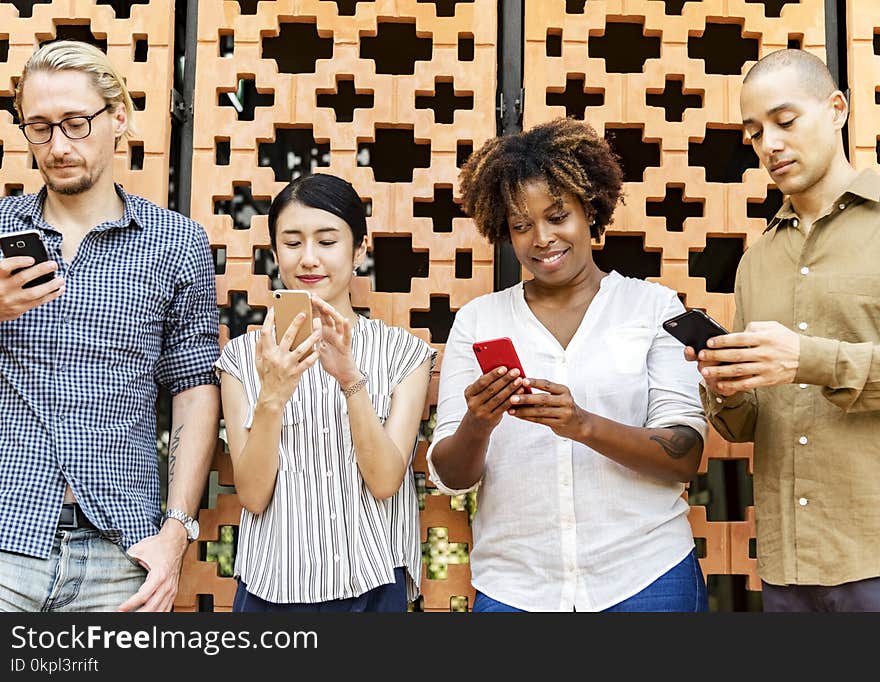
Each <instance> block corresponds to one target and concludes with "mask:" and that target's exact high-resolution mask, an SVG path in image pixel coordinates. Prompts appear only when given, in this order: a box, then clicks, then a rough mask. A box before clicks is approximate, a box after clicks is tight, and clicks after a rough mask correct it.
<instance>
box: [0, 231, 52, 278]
mask: <svg viewBox="0 0 880 682" xmlns="http://www.w3.org/2000/svg"><path fill="white" fill-rule="evenodd" d="M0 250H2V251H3V257H4V258H12V257H13V256H30V257H31V258H33V259H34V261H35V262H34V265H36V264H37V263H43V262H45V261H47V260H49V254H48V253H47V252H46V245H45V244H43V240H42V238H41V237H40V233H39V232H37V231H36V230H22V231H21V232H9V233H8V234H4V235H0ZM30 267H33V265H32V266H30ZM25 269H26V268H18V270H13V271H12V274H13V275H14V274H15V273H17V272H21V271H22V270H25ZM53 279H55V273H54V272H50V273H47V274H45V275H40V276H39V277H35V278H34V279H32V280H30V281H28V282H25V283H24V284H23V285H22V288H24V289H29V288H31V287H36V286H39V285H40V284H45V283H46V282H51V281H52V280H53Z"/></svg>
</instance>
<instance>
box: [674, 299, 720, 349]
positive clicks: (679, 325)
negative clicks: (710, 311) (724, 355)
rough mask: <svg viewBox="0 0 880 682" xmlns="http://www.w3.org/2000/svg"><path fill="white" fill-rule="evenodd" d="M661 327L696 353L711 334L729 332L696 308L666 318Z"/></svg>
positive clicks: (703, 346) (702, 347) (718, 334)
mask: <svg viewBox="0 0 880 682" xmlns="http://www.w3.org/2000/svg"><path fill="white" fill-rule="evenodd" d="M663 329H665V330H666V331H667V332H669V333H670V334H672V336H674V337H675V338H676V339H678V340H679V341H681V342H682V343H683V344H684V345H685V346H690V347H691V348H693V349H694V351H695V352H697V353H699V352H700V351H701V350H703V349H704V348H705V347H706V342H707V341H708V340H709V339H711V338H712V337H713V336H721V335H723V334H728V333H729V332H728V331H727V330H726V329H725V328H724V327H722V326H721V325H720V324H718V323H717V322H716V321H715V320H713V319H712V318H711V317H710V316H709V315H707V314H706V313H704V312H703V311H702V310H698V309H696V308H694V309H693V310H688V311H687V312H685V313H682V314H681V315H676V316H675V317H673V318H670V319H668V320H666V321H665V322H664V323H663Z"/></svg>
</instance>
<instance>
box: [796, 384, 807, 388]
mask: <svg viewBox="0 0 880 682" xmlns="http://www.w3.org/2000/svg"><path fill="white" fill-rule="evenodd" d="M798 386H799V387H800V388H806V387H807V385H806V384H798Z"/></svg>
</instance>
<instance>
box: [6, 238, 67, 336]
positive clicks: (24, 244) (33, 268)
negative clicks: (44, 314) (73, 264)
mask: <svg viewBox="0 0 880 682" xmlns="http://www.w3.org/2000/svg"><path fill="white" fill-rule="evenodd" d="M0 251H2V253H3V258H2V260H0V322H5V321H7V320H14V319H16V318H17V317H19V316H21V315H22V314H23V313H26V312H27V311H28V310H31V309H33V308H36V307H37V306H39V305H42V304H44V303H48V302H49V301H52V300H54V299H56V298H58V297H59V296H61V294H63V293H64V279H62V278H61V277H55V275H54V273H55V271H56V270H58V264H57V263H56V262H55V261H54V260H51V259H50V258H49V254H48V253H47V251H46V247H45V245H44V244H43V240H42V239H41V238H40V233H39V232H37V231H36V230H22V231H20V232H7V233H6V234H0Z"/></svg>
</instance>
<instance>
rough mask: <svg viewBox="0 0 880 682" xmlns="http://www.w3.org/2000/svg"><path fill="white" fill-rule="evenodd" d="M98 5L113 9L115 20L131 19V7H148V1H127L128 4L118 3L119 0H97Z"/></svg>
mask: <svg viewBox="0 0 880 682" xmlns="http://www.w3.org/2000/svg"><path fill="white" fill-rule="evenodd" d="M97 4H99V5H110V7H112V8H113V14H115V15H116V18H117V19H131V8H132V5H149V4H150V3H149V0H129V1H128V2H120V0H98V3H97Z"/></svg>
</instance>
